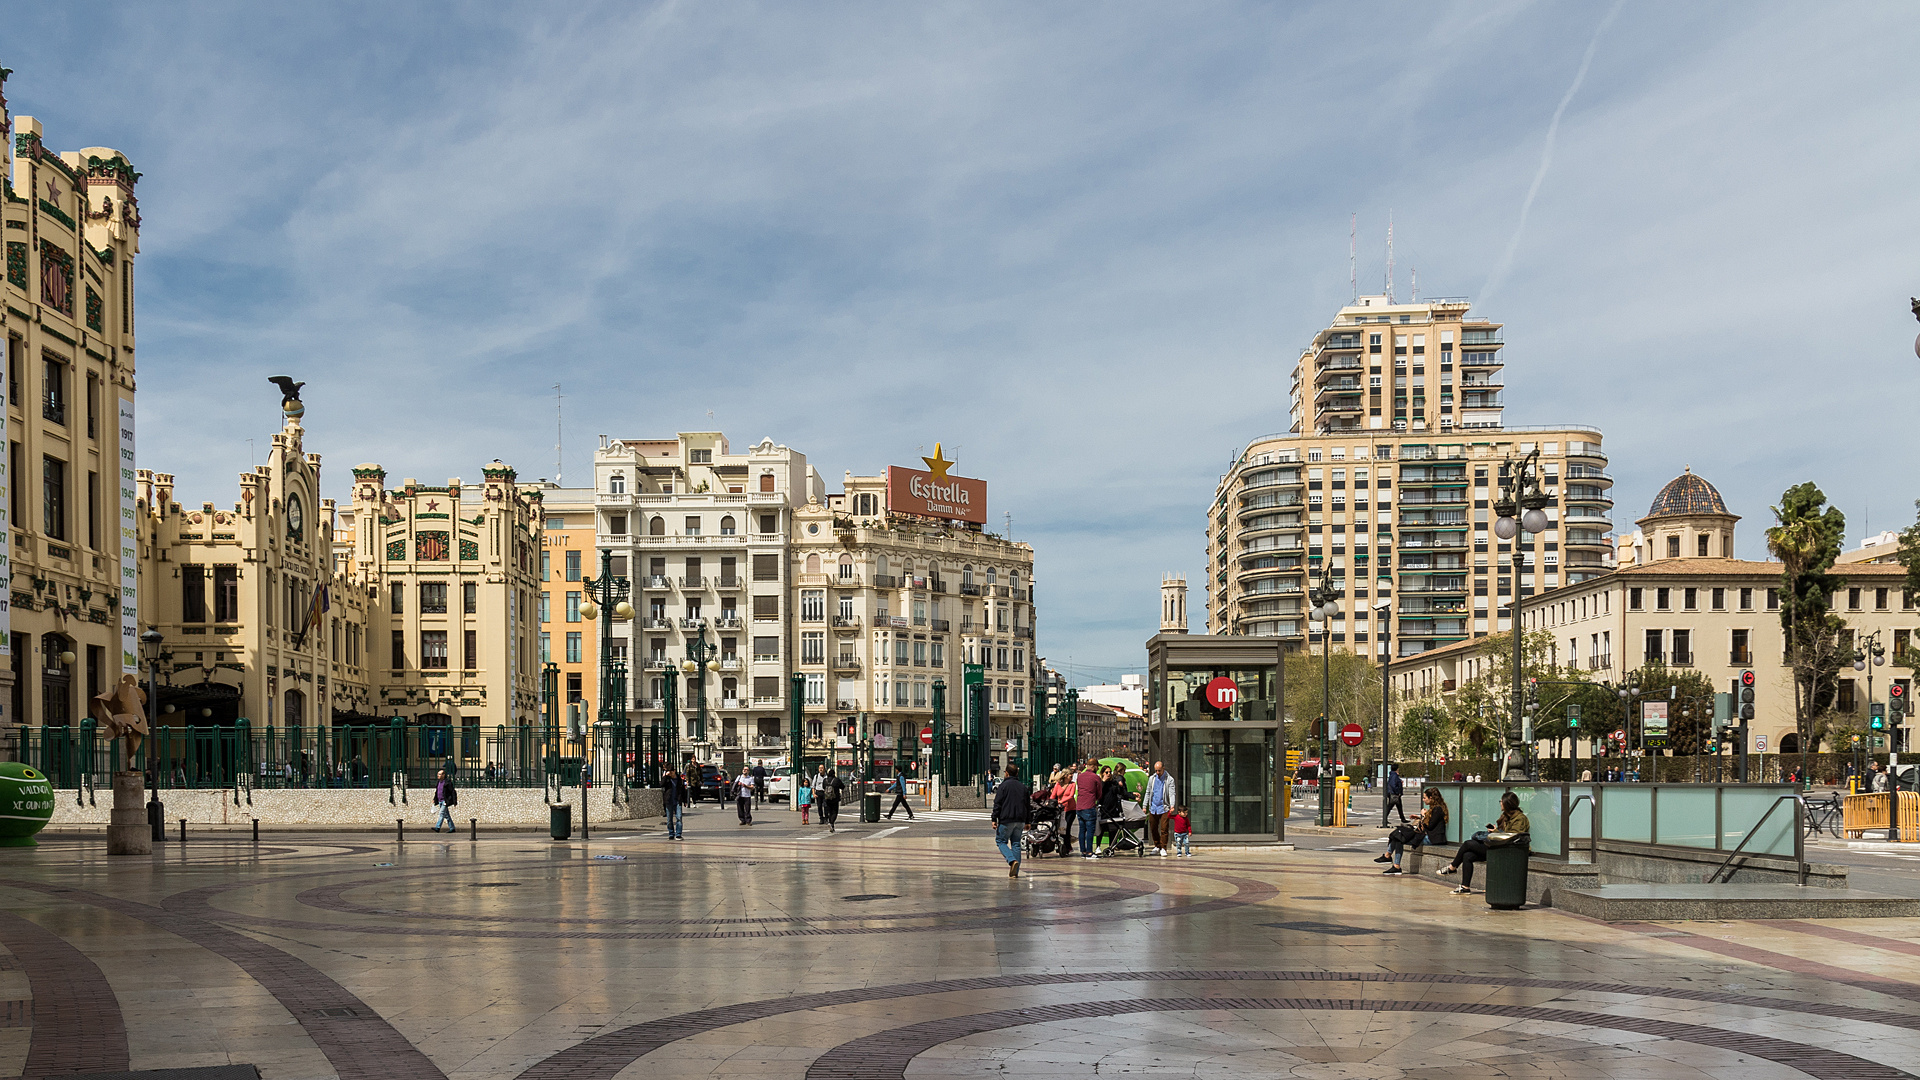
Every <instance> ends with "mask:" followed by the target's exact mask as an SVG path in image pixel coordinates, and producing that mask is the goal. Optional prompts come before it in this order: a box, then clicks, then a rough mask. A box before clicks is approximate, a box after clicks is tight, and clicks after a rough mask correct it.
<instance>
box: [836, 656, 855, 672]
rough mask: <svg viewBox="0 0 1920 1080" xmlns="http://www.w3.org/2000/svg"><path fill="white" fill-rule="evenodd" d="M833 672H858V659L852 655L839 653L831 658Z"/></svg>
mask: <svg viewBox="0 0 1920 1080" xmlns="http://www.w3.org/2000/svg"><path fill="white" fill-rule="evenodd" d="M833 670H835V671H849V672H852V671H859V670H860V658H859V657H857V656H854V655H852V654H851V653H841V654H840V655H839V656H836V657H834V658H833Z"/></svg>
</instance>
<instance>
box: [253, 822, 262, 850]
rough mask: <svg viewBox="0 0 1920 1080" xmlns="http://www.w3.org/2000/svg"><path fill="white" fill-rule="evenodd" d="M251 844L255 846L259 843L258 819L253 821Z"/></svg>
mask: <svg viewBox="0 0 1920 1080" xmlns="http://www.w3.org/2000/svg"><path fill="white" fill-rule="evenodd" d="M253 842H254V843H256V844H257V843H259V842H260V819H259V818H254V819H253Z"/></svg>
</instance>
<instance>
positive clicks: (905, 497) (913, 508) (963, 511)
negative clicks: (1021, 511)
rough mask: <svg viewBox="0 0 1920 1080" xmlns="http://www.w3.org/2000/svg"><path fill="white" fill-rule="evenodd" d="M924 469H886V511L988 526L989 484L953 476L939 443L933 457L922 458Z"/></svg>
mask: <svg viewBox="0 0 1920 1080" xmlns="http://www.w3.org/2000/svg"><path fill="white" fill-rule="evenodd" d="M920 460H921V461H924V462H926V463H927V468H925V469H909V468H906V467H904V466H900V465H889V466H887V509H888V510H891V511H893V512H895V513H899V514H914V515H916V516H919V517H932V518H944V519H946V520H948V521H970V522H973V523H974V524H976V525H985V524H986V523H987V482H986V481H985V480H974V479H971V478H968V477H964V476H951V475H949V474H948V473H947V469H948V468H949V467H951V466H952V465H953V462H951V461H948V460H946V455H945V454H943V453H942V452H941V450H940V445H939V444H938V443H935V444H934V447H933V456H932V457H930V458H921V459H920Z"/></svg>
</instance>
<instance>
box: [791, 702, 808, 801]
mask: <svg viewBox="0 0 1920 1080" xmlns="http://www.w3.org/2000/svg"><path fill="white" fill-rule="evenodd" d="M788 687H789V689H790V690H791V691H792V692H791V693H790V694H789V695H788V697H787V775H788V776H799V775H800V773H801V771H802V769H801V765H800V752H801V746H802V744H801V741H800V740H801V735H802V731H801V728H802V724H803V723H804V715H803V712H802V710H803V709H804V708H805V704H806V702H805V700H804V694H805V691H806V688H807V677H806V676H805V675H802V674H801V673H799V672H797V671H796V672H794V673H793V680H792V681H791V682H790V683H789V684H788ZM787 807H788V808H789V809H795V807H794V805H793V801H792V798H791V796H789V798H788V801H787Z"/></svg>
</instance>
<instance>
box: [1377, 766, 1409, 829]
mask: <svg viewBox="0 0 1920 1080" xmlns="http://www.w3.org/2000/svg"><path fill="white" fill-rule="evenodd" d="M1406 793H1407V782H1406V781H1405V780H1403V779H1401V778H1400V766H1398V765H1389V766H1387V793H1386V795H1385V796H1383V798H1384V799H1385V801H1384V802H1383V803H1382V804H1381V806H1380V822H1381V824H1385V823H1386V820H1387V815H1388V814H1392V813H1397V814H1399V815H1400V824H1402V825H1405V824H1406V823H1407V808H1406V806H1405V805H1404V804H1403V803H1402V802H1401V801H1400V799H1401V797H1402V796H1404V795H1405V794H1406Z"/></svg>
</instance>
